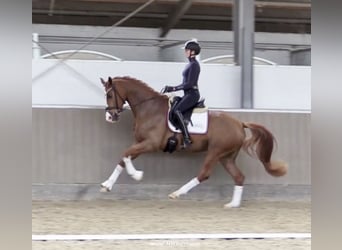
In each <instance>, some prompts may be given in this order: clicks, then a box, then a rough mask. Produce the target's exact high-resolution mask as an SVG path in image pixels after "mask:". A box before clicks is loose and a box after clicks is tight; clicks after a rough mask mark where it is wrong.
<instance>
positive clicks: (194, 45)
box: [164, 38, 201, 148]
mask: <svg viewBox="0 0 342 250" xmlns="http://www.w3.org/2000/svg"><path fill="white" fill-rule="evenodd" d="M184 49H185V55H186V57H187V58H188V60H189V63H188V64H187V65H186V67H185V69H184V71H183V82H182V84H180V85H178V86H165V88H164V92H173V91H178V90H183V91H184V96H183V97H182V99H181V101H180V102H179V103H178V104H177V105H176V107H175V108H174V110H175V112H174V114H175V117H176V118H177V120H178V124H179V126H180V129H181V130H182V134H183V148H186V147H187V146H189V145H190V144H191V143H192V141H191V139H190V135H189V132H188V129H187V126H186V124H185V122H184V117H183V112H185V111H186V110H187V109H189V108H191V107H193V106H195V104H196V103H197V102H198V100H199V99H200V93H199V91H198V85H197V81H198V77H199V74H200V71H201V69H200V65H199V63H198V61H197V60H196V55H198V54H199V53H200V51H201V47H200V45H199V43H198V41H197V39H195V38H194V39H191V40H189V41H187V42H186V43H185V45H184Z"/></svg>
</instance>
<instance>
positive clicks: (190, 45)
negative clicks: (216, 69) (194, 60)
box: [183, 38, 201, 55]
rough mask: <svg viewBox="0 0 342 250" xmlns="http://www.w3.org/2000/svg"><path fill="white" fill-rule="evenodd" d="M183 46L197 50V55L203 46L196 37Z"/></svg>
mask: <svg viewBox="0 0 342 250" xmlns="http://www.w3.org/2000/svg"><path fill="white" fill-rule="evenodd" d="M183 48H184V49H189V50H192V51H195V55H198V54H199V53H200V52H201V46H200V45H199V43H198V41H197V39H196V38H193V39H191V40H189V41H187V42H186V43H185V44H184V47H183Z"/></svg>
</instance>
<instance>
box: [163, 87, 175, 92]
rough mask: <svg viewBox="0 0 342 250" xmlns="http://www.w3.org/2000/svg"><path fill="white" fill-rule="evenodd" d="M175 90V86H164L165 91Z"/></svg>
mask: <svg viewBox="0 0 342 250" xmlns="http://www.w3.org/2000/svg"><path fill="white" fill-rule="evenodd" d="M172 91H175V88H174V87H172V86H165V87H164V93H168V92H172Z"/></svg>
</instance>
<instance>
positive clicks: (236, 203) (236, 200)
mask: <svg viewBox="0 0 342 250" xmlns="http://www.w3.org/2000/svg"><path fill="white" fill-rule="evenodd" d="M242 192H243V186H234V193H233V198H232V201H231V202H229V203H227V204H225V205H224V207H225V208H231V207H240V204H241V197H242Z"/></svg>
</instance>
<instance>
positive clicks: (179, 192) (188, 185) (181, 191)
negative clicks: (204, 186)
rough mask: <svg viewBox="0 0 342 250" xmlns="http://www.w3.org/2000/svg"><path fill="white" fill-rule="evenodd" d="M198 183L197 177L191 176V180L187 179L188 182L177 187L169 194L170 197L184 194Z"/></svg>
mask: <svg viewBox="0 0 342 250" xmlns="http://www.w3.org/2000/svg"><path fill="white" fill-rule="evenodd" d="M198 184H200V182H199V180H198V179H197V177H195V178H193V179H192V180H191V181H189V182H188V183H186V184H185V185H184V186H182V187H181V188H180V189H178V190H177V191H175V192H173V193H172V194H170V195H169V197H170V198H177V197H179V196H180V195H182V194H186V193H187V192H189V191H190V190H191V189H193V188H194V187H196V186H197V185H198Z"/></svg>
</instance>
